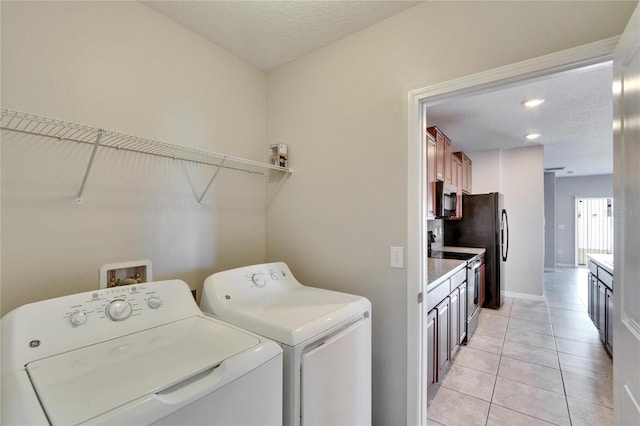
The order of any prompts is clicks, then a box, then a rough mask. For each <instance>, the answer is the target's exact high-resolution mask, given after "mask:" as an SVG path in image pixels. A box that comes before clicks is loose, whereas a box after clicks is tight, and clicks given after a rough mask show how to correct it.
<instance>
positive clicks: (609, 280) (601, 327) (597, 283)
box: [587, 255, 614, 355]
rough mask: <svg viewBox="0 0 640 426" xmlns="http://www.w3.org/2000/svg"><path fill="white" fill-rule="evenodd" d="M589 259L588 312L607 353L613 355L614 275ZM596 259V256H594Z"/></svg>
mask: <svg viewBox="0 0 640 426" xmlns="http://www.w3.org/2000/svg"><path fill="white" fill-rule="evenodd" d="M587 256H588V257H589V261H588V267H589V282H588V300H587V311H588V313H589V317H590V318H591V320H592V321H593V325H595V327H596V328H597V329H598V334H599V335H600V339H601V340H602V343H604V345H605V348H606V349H607V352H609V354H610V355H613V310H614V306H613V275H612V274H611V273H610V272H609V271H608V270H606V269H604V268H603V267H602V266H600V265H599V264H597V263H596V262H594V261H593V260H592V259H591V256H592V255H587ZM593 256H594V257H595V255H593Z"/></svg>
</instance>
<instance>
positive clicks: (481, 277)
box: [478, 256, 486, 307]
mask: <svg viewBox="0 0 640 426" xmlns="http://www.w3.org/2000/svg"><path fill="white" fill-rule="evenodd" d="M479 269H480V273H479V282H478V306H480V307H482V305H483V304H484V291H485V290H484V279H485V271H486V268H485V264H484V256H482V265H480V268H479Z"/></svg>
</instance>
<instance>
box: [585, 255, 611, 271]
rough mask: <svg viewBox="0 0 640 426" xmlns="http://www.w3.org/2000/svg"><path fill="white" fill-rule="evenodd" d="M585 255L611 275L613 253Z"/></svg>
mask: <svg viewBox="0 0 640 426" xmlns="http://www.w3.org/2000/svg"><path fill="white" fill-rule="evenodd" d="M587 257H588V258H589V259H591V260H593V261H594V262H595V263H597V264H598V265H599V266H600V267H602V268H603V269H605V270H606V271H607V272H608V273H610V274H611V275H613V255H612V254H587Z"/></svg>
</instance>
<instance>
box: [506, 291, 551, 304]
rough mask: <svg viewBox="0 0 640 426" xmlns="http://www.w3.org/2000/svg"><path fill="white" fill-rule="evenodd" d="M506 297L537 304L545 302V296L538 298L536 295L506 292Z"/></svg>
mask: <svg viewBox="0 0 640 426" xmlns="http://www.w3.org/2000/svg"><path fill="white" fill-rule="evenodd" d="M504 295H505V297H513V298H516V299H528V300H535V301H537V302H544V296H536V295H535V294H528V293H515V292H513V291H505V292H504Z"/></svg>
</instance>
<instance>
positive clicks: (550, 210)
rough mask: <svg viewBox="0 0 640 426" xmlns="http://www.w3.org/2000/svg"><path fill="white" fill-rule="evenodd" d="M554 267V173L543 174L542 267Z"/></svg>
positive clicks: (551, 268)
mask: <svg viewBox="0 0 640 426" xmlns="http://www.w3.org/2000/svg"><path fill="white" fill-rule="evenodd" d="M555 268H556V174H555V173H553V172H547V173H545V174H544V269H545V270H551V271H553V270H555Z"/></svg>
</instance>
